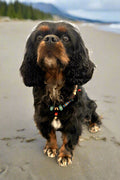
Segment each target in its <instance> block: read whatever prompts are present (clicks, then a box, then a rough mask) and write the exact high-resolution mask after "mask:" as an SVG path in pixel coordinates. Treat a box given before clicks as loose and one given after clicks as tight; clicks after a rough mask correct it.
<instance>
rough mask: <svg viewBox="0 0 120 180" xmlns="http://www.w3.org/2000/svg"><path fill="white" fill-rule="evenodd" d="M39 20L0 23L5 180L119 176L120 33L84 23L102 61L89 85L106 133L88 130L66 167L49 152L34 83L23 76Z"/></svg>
mask: <svg viewBox="0 0 120 180" xmlns="http://www.w3.org/2000/svg"><path fill="white" fill-rule="evenodd" d="M36 23H37V22H32V21H23V22H22V21H18V22H17V21H16V22H14V21H13V22H12V21H10V22H0V87H1V89H0V180H16V179H17V180H48V179H50V180H79V179H81V180H108V179H109V180H113V179H115V180H119V178H120V118H119V117H120V116H119V112H120V111H119V107H120V95H119V92H120V83H119V80H120V70H119V69H120V60H119V58H120V35H117V34H113V33H109V32H103V31H99V30H97V29H96V28H94V27H92V26H83V25H82V24H79V28H80V32H81V34H82V37H83V39H84V41H85V44H86V46H87V47H88V48H89V50H90V54H91V59H92V60H93V61H94V62H95V64H96V65H97V68H96V71H95V73H94V76H93V79H92V80H91V81H90V82H89V83H88V84H87V85H85V87H86V89H87V92H88V94H89V96H90V97H91V98H93V99H96V102H97V104H98V112H99V114H102V116H103V117H104V119H103V125H102V128H101V132H99V133H97V134H96V135H92V134H90V133H89V132H88V131H87V130H85V131H84V133H83V135H82V138H81V140H83V141H81V142H80V146H78V147H77V148H76V150H75V153H74V160H73V164H72V165H71V166H69V167H67V168H61V167H59V166H58V165H57V163H56V159H50V158H48V157H46V156H45V155H44V154H43V151H42V150H43V147H44V145H45V140H44V139H43V138H42V137H41V136H40V135H39V133H38V131H37V129H36V127H35V124H34V122H33V105H32V104H33V98H32V88H26V87H25V86H24V85H23V83H22V79H21V77H20V75H19V67H20V65H21V62H22V59H23V54H24V46H25V41H26V37H27V36H28V34H29V33H30V32H31V29H32V28H33V27H34V25H36ZM91 52H93V53H91ZM58 144H59V146H60V145H61V138H60V133H58Z"/></svg>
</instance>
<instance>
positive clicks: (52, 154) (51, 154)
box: [44, 147, 57, 158]
mask: <svg viewBox="0 0 120 180" xmlns="http://www.w3.org/2000/svg"><path fill="white" fill-rule="evenodd" d="M44 154H46V155H47V156H48V157H51V158H54V157H55V156H56V155H57V149H52V148H46V147H45V148H44Z"/></svg>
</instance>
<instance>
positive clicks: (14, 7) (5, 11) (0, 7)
mask: <svg viewBox="0 0 120 180" xmlns="http://www.w3.org/2000/svg"><path fill="white" fill-rule="evenodd" d="M0 16H8V17H10V18H17V19H32V20H36V19H52V15H51V14H49V13H44V12H42V11H39V10H37V9H34V8H33V7H32V6H30V5H25V4H22V3H19V2H18V1H15V2H14V3H9V4H7V3H6V2H3V1H0Z"/></svg>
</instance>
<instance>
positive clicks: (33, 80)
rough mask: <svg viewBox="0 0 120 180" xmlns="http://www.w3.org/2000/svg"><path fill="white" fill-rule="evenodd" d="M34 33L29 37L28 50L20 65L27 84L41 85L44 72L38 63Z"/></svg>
mask: <svg viewBox="0 0 120 180" xmlns="http://www.w3.org/2000/svg"><path fill="white" fill-rule="evenodd" d="M32 36H33V34H31V36H30V37H29V38H28V40H27V43H26V52H25V55H24V60H23V62H22V65H21V67H20V72H21V75H22V77H23V81H24V84H25V85H26V86H41V84H42V83H43V76H44V73H43V71H42V70H41V68H40V67H39V66H38V65H37V53H36V50H35V46H34V42H33V39H32V38H33V37H32Z"/></svg>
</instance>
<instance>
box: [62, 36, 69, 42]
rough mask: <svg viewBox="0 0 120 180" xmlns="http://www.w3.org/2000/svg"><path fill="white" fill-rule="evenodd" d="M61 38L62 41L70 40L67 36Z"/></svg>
mask: <svg viewBox="0 0 120 180" xmlns="http://www.w3.org/2000/svg"><path fill="white" fill-rule="evenodd" d="M62 39H63V41H65V42H68V41H69V40H70V39H69V37H68V36H63V37H62Z"/></svg>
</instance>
